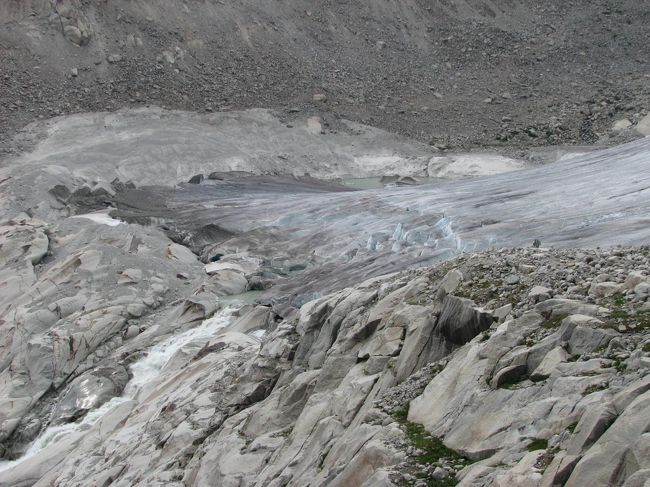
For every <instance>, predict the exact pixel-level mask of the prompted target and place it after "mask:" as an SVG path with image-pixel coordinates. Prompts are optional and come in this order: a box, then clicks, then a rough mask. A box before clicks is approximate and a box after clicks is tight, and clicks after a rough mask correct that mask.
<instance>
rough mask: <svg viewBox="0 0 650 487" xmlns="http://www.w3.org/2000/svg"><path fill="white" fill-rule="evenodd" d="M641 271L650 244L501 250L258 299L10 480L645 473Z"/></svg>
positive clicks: (282, 480) (484, 481) (473, 481)
mask: <svg viewBox="0 0 650 487" xmlns="http://www.w3.org/2000/svg"><path fill="white" fill-rule="evenodd" d="M649 270H650V250H649V249H647V248H620V249H595V250H586V249H585V250H549V249H519V250H517V249H514V250H495V251H488V252H485V253H479V254H468V255H463V256H460V257H458V258H456V259H453V260H451V261H448V262H445V263H442V264H440V265H437V266H434V267H431V268H425V269H420V270H416V271H409V272H404V273H400V274H395V275H390V276H385V277H381V278H374V279H371V280H369V281H367V282H365V283H363V284H360V285H357V286H355V287H354V288H350V289H345V290H342V291H340V292H337V293H334V294H332V295H329V296H325V297H323V298H320V299H318V300H315V301H313V302H310V303H307V304H306V305H304V306H303V307H302V308H301V309H300V313H299V315H297V316H295V317H293V318H288V319H284V320H283V319H282V318H280V317H277V316H275V315H274V314H273V312H272V311H271V310H270V309H269V308H268V307H264V306H259V305H258V306H250V305H249V306H247V307H244V308H241V309H240V310H239V311H238V312H237V313H236V317H235V319H234V320H233V321H231V323H230V325H228V326H227V327H226V328H224V330H223V333H222V334H220V335H218V336H215V337H214V338H212V339H210V340H208V341H206V342H196V343H190V344H188V345H187V346H185V347H183V348H182V349H181V350H179V351H178V352H177V353H176V354H175V355H174V357H173V358H172V360H170V362H169V364H168V365H166V366H165V368H164V369H163V373H162V374H161V376H160V377H159V378H158V379H157V380H156V381H154V382H152V383H151V384H148V385H147V387H146V388H144V389H143V390H141V391H140V393H139V394H138V395H137V396H135V397H134V399H132V400H130V401H126V402H124V403H122V404H121V405H120V406H119V407H117V408H114V409H113V410H111V412H110V413H109V414H107V415H105V416H104V417H103V418H102V419H101V420H100V422H98V423H96V424H95V425H94V426H92V427H91V428H90V429H89V430H88V431H86V432H85V433H83V434H81V435H79V436H78V437H75V438H73V439H71V440H69V441H68V442H66V443H65V444H64V446H62V445H61V444H59V445H57V446H56V447H55V448H54V449H53V448H50V449H47V448H46V449H44V450H42V451H41V452H40V454H39V455H37V456H34V457H32V458H28V459H27V460H25V462H24V463H22V464H18V465H17V466H16V467H15V468H14V469H12V470H8V471H5V472H3V473H2V474H0V479H1V480H0V484H2V485H42V486H45V485H52V484H56V485H79V486H80V485H88V482H92V483H96V484H99V485H101V484H102V483H104V484H106V483H110V484H111V485H116V486H120V485H178V486H187V485H196V486H200V485H214V483H215V482H217V483H219V484H220V485H307V484H308V485H312V486H315V485H352V484H355V485H373V486H374V485H386V486H388V485H454V484H456V483H458V484H459V485H467V486H469V485H494V486H506V485H508V486H510V485H522V486H523V485H526V486H530V485H535V486H542V485H548V486H552V485H562V484H564V485H584V480H585V479H589V481H590V483H593V484H594V485H608V484H611V485H625V486H631V485H641V484H640V483H639V482H642V481H644V479H647V478H650V477H648V475H649V472H650V471H649V470H647V469H648V468H649V466H648V465H647V464H646V459H647V456H645V455H644V453H643V452H644V451H645V448H647V447H646V446H645V435H644V433H643V432H644V431H645V426H644V424H645V423H644V422H647V417H648V414H649V410H648V407H649V402H648V394H649V393H648V392H647V391H648V390H649V389H650V382H649V380H648V376H647V372H648V367H649V365H650V340H649V338H650V337H649V334H648V327H649V326H650V323H649V322H648V318H650V305H649V304H650V303H649V302H648V289H649V288H650V277H649V276H648V271H649ZM274 316H275V317H274ZM260 328H265V329H266V330H267V332H266V334H265V335H264V336H263V337H262V338H261V339H256V338H253V337H252V336H251V335H250V334H247V333H250V332H251V331H252V330H255V329H260ZM127 343H128V342H127ZM419 425H422V426H419ZM134 435H136V436H137V437H138V441H137V442H135V441H133V440H134V438H135V436H134ZM82 452H83V453H82Z"/></svg>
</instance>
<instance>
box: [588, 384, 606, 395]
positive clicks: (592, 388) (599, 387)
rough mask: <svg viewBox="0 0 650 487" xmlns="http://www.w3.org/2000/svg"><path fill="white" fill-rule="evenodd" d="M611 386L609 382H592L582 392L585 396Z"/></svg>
mask: <svg viewBox="0 0 650 487" xmlns="http://www.w3.org/2000/svg"><path fill="white" fill-rule="evenodd" d="M608 387H609V386H608V385H607V384H592V385H590V386H589V387H587V388H586V389H585V391H584V392H583V393H582V395H583V396H588V395H589V394H593V393H594V392H598V391H604V390H605V389H607V388H608Z"/></svg>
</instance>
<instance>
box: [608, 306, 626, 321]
mask: <svg viewBox="0 0 650 487" xmlns="http://www.w3.org/2000/svg"><path fill="white" fill-rule="evenodd" d="M610 316H611V317H612V318H614V319H617V320H624V319H627V318H629V317H630V314H629V313H628V312H627V311H626V310H624V309H621V308H616V309H614V310H612V314H611V315H610Z"/></svg>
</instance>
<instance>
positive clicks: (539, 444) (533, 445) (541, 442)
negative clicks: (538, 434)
mask: <svg viewBox="0 0 650 487" xmlns="http://www.w3.org/2000/svg"><path fill="white" fill-rule="evenodd" d="M547 448H548V440H545V439H543V438H537V439H536V440H533V441H531V442H530V443H529V444H528V446H527V447H526V449H527V450H528V451H536V450H546V449H547Z"/></svg>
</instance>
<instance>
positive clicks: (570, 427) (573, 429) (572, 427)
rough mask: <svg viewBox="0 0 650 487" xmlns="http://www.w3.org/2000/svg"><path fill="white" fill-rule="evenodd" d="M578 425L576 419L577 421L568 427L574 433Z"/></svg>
mask: <svg viewBox="0 0 650 487" xmlns="http://www.w3.org/2000/svg"><path fill="white" fill-rule="evenodd" d="M577 426H578V422H577V421H576V422H575V423H571V424H570V425H569V426H567V427H566V429H567V431H568V432H569V433H573V432H574V431H575V430H576V427H577Z"/></svg>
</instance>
